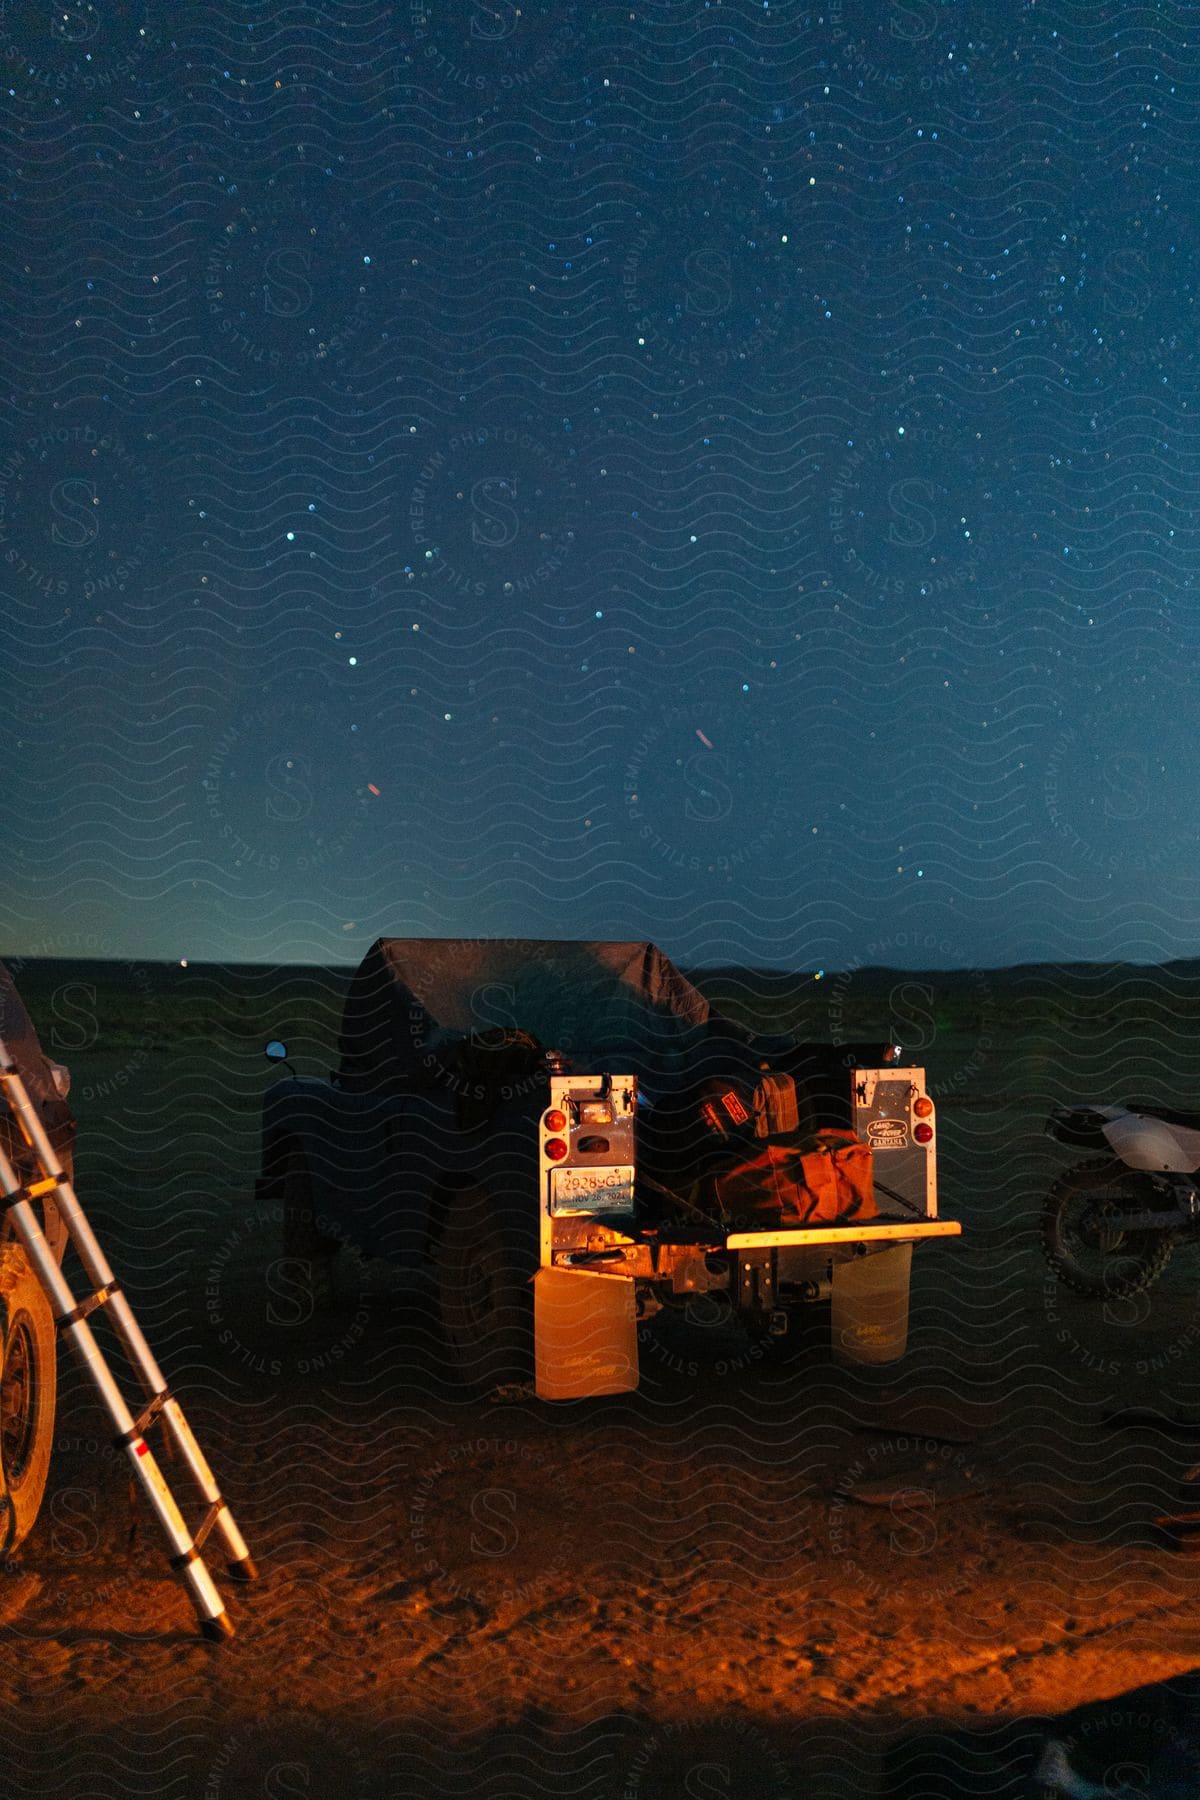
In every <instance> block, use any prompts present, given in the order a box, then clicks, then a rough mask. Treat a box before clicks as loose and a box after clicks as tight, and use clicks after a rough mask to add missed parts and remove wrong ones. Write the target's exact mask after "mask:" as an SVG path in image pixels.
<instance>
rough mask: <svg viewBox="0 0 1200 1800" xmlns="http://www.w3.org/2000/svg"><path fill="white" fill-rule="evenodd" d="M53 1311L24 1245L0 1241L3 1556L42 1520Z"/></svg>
mask: <svg viewBox="0 0 1200 1800" xmlns="http://www.w3.org/2000/svg"><path fill="white" fill-rule="evenodd" d="M56 1353H57V1344H56V1339H55V1331H54V1315H53V1313H52V1312H51V1310H50V1302H49V1301H48V1300H47V1298H46V1295H45V1292H44V1291H43V1288H42V1284H41V1282H40V1281H39V1280H38V1278H37V1276H36V1275H35V1274H34V1272H33V1270H32V1269H31V1268H30V1266H29V1263H28V1261H27V1260H26V1256H25V1252H24V1250H23V1249H22V1248H21V1246H20V1245H19V1244H12V1243H8V1244H4V1245H0V1555H6V1556H7V1555H9V1554H10V1553H11V1552H12V1551H13V1550H15V1549H16V1547H17V1545H18V1544H20V1543H21V1542H22V1540H23V1539H24V1538H27V1537H28V1536H29V1533H30V1532H31V1531H32V1530H33V1527H34V1524H35V1523H36V1521H37V1516H38V1512H39V1510H40V1508H41V1504H42V1496H43V1494H44V1493H45V1491H46V1477H47V1475H48V1474H49V1471H50V1452H51V1449H52V1448H53V1444H54V1406H55V1395H56V1389H57V1373H58V1369H57V1360H56Z"/></svg>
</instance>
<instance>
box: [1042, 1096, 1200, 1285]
mask: <svg viewBox="0 0 1200 1800" xmlns="http://www.w3.org/2000/svg"><path fill="white" fill-rule="evenodd" d="M1046 1131H1047V1133H1048V1135H1049V1136H1050V1137H1053V1138H1056V1139H1057V1140H1058V1142H1059V1143H1060V1144H1069V1145H1071V1146H1072V1147H1073V1148H1078V1149H1086V1150H1094V1151H1098V1152H1100V1154H1099V1155H1098V1156H1096V1157H1095V1159H1094V1160H1089V1161H1087V1162H1081V1163H1077V1164H1076V1165H1075V1167H1074V1168H1072V1169H1068V1170H1066V1171H1065V1173H1064V1174H1062V1175H1060V1176H1059V1177H1058V1179H1057V1180H1056V1181H1055V1183H1054V1185H1053V1186H1052V1187H1051V1189H1050V1192H1049V1194H1048V1195H1047V1196H1046V1201H1045V1205H1044V1207H1043V1209H1042V1231H1041V1236H1042V1249H1043V1252H1044V1254H1045V1257H1046V1260H1047V1262H1048V1263H1049V1264H1050V1267H1051V1268H1052V1269H1053V1271H1054V1273H1055V1275H1056V1276H1057V1277H1058V1279H1059V1281H1061V1282H1062V1283H1063V1285H1064V1286H1065V1287H1069V1288H1072V1289H1074V1291H1075V1292H1076V1293H1077V1294H1086V1295H1087V1296H1089V1298H1092V1299H1107V1300H1119V1299H1123V1298H1124V1297H1125V1296H1127V1295H1129V1294H1140V1293H1144V1292H1145V1290H1146V1289H1147V1288H1149V1287H1151V1286H1152V1285H1153V1283H1154V1282H1156V1281H1157V1280H1158V1278H1159V1276H1160V1275H1161V1274H1162V1272H1163V1270H1164V1269H1165V1268H1166V1266H1167V1264H1168V1263H1169V1262H1170V1260H1171V1252H1172V1250H1173V1249H1174V1248H1175V1246H1176V1245H1177V1244H1181V1243H1185V1242H1187V1241H1189V1240H1192V1239H1195V1238H1197V1237H1198V1236H1200V1112H1177V1111H1174V1110H1173V1109H1172V1108H1170V1107H1165V1106H1141V1105H1129V1106H1060V1107H1056V1108H1055V1110H1054V1112H1053V1113H1052V1114H1051V1115H1050V1118H1049V1119H1048V1120H1047V1123H1046Z"/></svg>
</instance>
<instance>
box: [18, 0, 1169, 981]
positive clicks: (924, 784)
mask: <svg viewBox="0 0 1200 1800" xmlns="http://www.w3.org/2000/svg"><path fill="white" fill-rule="evenodd" d="M1198 47H1200V7H1198V6H1195V5H1184V4H1141V5H1136V4H1130V5H1124V4H1113V3H1111V0H1086V3H1084V0H1075V3H1070V0H1048V3H1038V4H1033V3H1030V0H1026V3H1021V0H994V3H993V4H989V5H982V4H980V5H975V4H970V3H969V0H967V3H958V4H955V3H941V0H891V3H890V4H889V3H888V0H860V3H855V0H829V3H828V4H827V5H824V6H813V5H797V4H792V3H791V0H770V4H769V5H768V4H764V3H763V0H719V3H718V0H635V3H634V4H628V3H626V4H624V5H615V4H614V5H610V6H595V5H583V4H574V3H573V0H526V3H525V4H524V5H522V6H520V7H518V6H516V5H514V4H510V3H509V0H487V3H486V4H485V3H484V0H479V3H478V4H475V3H474V0H456V4H444V5H439V4H437V3H436V0H396V3H394V4H381V3H380V0H359V3H354V0H350V3H345V0H340V3H339V4H337V5H336V6H333V5H329V4H326V5H322V6H304V5H289V4H272V5H261V4H254V3H248V0H227V3H226V4H215V3H214V4H194V5H189V4H187V3H186V0H172V4H171V5H170V6H169V7H167V6H162V5H152V4H150V0H145V3H144V4H141V5H139V4H136V3H132V0H130V3H125V4H118V3H116V0H113V3H111V4H96V5H81V6H78V7H76V6H70V7H65V8H63V9H62V10H60V9H58V8H57V7H51V6H50V5H48V4H45V5H37V6H35V5H25V4H0V121H2V122H0V134H2V135H0V194H2V203H3V221H2V225H3V233H4V243H5V246H6V249H5V255H4V258H3V262H2V266H0V323H2V327H3V328H2V330H0V401H2V412H0V594H2V601H3V603H2V606H0V625H2V633H3V635H2V639H0V644H2V648H0V668H2V675H0V697H2V704H3V713H4V719H5V727H6V728H5V734H4V747H5V756H4V779H3V783H2V798H0V818H2V841H3V843H4V845H5V847H6V855H5V859H4V867H3V878H2V882H0V953H4V952H10V953H24V954H29V955H47V956H55V955H65V956H76V955H88V956H112V957H128V956H137V957H146V958H170V959H177V958H184V957H186V958H189V959H191V960H192V961H203V960H213V959H218V960H238V961H243V960H244V961H281V960H282V961H297V960H302V961H315V962H328V961H339V962H350V961H357V960H358V957H359V956H360V954H361V952H362V950H363V949H364V948H365V946H366V945H367V944H368V943H369V942H370V941H371V940H372V939H373V938H374V937H376V936H378V935H381V934H385V935H393V936H410V935H411V936H423V935H454V936H488V935H497V936H505V935H507V936H528V937H572V936H578V937H611V938H624V937H635V938H640V937H650V938H653V939H654V940H655V941H657V942H658V943H659V944H660V945H661V946H662V947H663V948H664V949H665V950H666V951H667V953H668V954H669V955H671V956H672V957H674V958H675V959H676V960H678V961H681V962H683V963H684V964H693V965H695V964H705V963H716V962H724V961H749V962H753V963H757V964H770V965H775V966H780V967H793V968H797V969H801V970H813V971H815V970H816V969H818V968H829V969H845V968H847V967H856V966H861V965H862V964H863V963H890V964H894V965H900V966H905V967H956V966H962V967H968V968H970V967H983V966H999V965H1004V964H1007V963H1011V962H1014V961H1021V960H1050V961H1074V960H1084V959H1109V958H1120V957H1129V958H1133V959H1136V960H1145V961H1156V960H1160V959H1162V958H1166V957H1173V956H1189V955H1193V954H1196V953H1197V951H1198V949H1200V862H1198V852H1200V783H1198V781H1197V774H1198V772H1200V700H1198V698H1197V693H1198V689H1197V683H1196V678H1195V665H1196V662H1197V652H1198V647H1200V619H1198V617H1197V605H1196V589H1195V582H1196V577H1197V572H1198V570H1200V499H1198V491H1200V490H1198V481H1200V429H1198V426H1200V359H1198V357H1197V317H1196V308H1195V297H1196V290H1197V280H1198V279H1200V200H1198V198H1197V196H1198V195H1200V60H1198Z"/></svg>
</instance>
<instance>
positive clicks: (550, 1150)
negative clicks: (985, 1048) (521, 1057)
mask: <svg viewBox="0 0 1200 1800" xmlns="http://www.w3.org/2000/svg"><path fill="white" fill-rule="evenodd" d="M930 1135H931V1136H932V1133H931V1134H930ZM566 1154H567V1146H566V1144H565V1142H564V1141H563V1139H562V1138H548V1139H547V1140H546V1155H547V1156H548V1157H549V1158H550V1161H551V1162H561V1161H562V1159H563V1157H564V1156H565V1155H566Z"/></svg>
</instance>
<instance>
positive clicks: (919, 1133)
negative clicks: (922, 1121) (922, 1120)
mask: <svg viewBox="0 0 1200 1800" xmlns="http://www.w3.org/2000/svg"><path fill="white" fill-rule="evenodd" d="M913 1136H914V1137H915V1138H916V1140H917V1142H918V1144H928V1143H929V1142H930V1140H931V1139H932V1137H933V1126H932V1125H914V1126H913Z"/></svg>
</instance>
